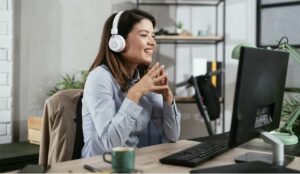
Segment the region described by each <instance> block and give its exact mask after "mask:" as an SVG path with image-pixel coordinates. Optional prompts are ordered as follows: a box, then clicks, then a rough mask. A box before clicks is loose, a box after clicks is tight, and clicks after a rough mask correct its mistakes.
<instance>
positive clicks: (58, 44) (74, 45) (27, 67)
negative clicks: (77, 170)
mask: <svg viewBox="0 0 300 174" xmlns="http://www.w3.org/2000/svg"><path fill="white" fill-rule="evenodd" d="M15 6H16V9H17V11H18V12H17V14H16V15H15V23H16V30H15V32H16V35H17V38H16V43H15V45H16V53H15V61H16V62H18V63H17V64H16V65H15V67H14V71H15V75H14V84H15V88H14V116H13V117H14V121H15V126H14V129H15V131H17V132H16V135H15V136H16V137H17V138H16V139H18V136H19V135H20V137H19V138H20V139H21V140H24V139H26V134H27V132H26V130H27V125H26V120H27V117H28V116H29V115H37V116H41V115H42V109H43V105H44V101H45V99H46V97H47V95H46V93H47V92H48V91H49V90H50V89H52V88H53V87H54V85H55V84H56V83H57V82H58V80H60V78H61V76H62V75H65V74H66V73H70V74H72V73H76V72H79V71H81V70H87V69H88V68H89V66H90V64H91V63H92V61H93V60H94V58H95V56H96V53H97V51H98V48H99V45H100V36H101V31H102V26H103V24H104V22H105V20H106V18H107V17H108V16H109V15H110V13H111V1H101V0H50V1H40V0H26V1H23V0H16V4H15Z"/></svg>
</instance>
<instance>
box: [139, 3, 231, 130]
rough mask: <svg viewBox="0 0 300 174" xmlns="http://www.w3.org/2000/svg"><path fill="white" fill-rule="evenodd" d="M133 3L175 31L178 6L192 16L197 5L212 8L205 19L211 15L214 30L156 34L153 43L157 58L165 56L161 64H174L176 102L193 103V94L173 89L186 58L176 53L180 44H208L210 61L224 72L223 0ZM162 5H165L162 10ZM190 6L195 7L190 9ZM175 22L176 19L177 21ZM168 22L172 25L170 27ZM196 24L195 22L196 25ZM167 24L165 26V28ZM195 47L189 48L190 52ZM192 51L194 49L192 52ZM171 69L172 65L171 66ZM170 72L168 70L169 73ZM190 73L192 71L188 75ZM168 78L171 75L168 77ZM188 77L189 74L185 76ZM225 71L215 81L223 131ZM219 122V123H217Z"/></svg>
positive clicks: (168, 28) (224, 4)
mask: <svg viewBox="0 0 300 174" xmlns="http://www.w3.org/2000/svg"><path fill="white" fill-rule="evenodd" d="M136 6H137V8H139V9H142V10H145V11H148V12H149V13H151V14H154V16H155V15H156V16H155V18H156V19H157V21H158V25H159V26H158V25H157V27H158V28H163V29H167V30H168V31H170V30H173V31H174V30H176V23H177V22H178V16H179V15H185V14H183V13H182V12H178V8H182V7H183V8H184V10H187V11H188V12H187V15H192V13H195V11H196V10H199V8H203V7H204V8H211V9H212V10H210V11H213V13H214V15H207V18H210V17H212V16H213V17H212V21H213V27H212V28H213V29H212V31H211V32H210V33H207V34H205V35H200V34H197V33H198V32H199V30H198V31H196V32H195V31H193V32H191V34H189V35H176V34H174V33H170V35H156V37H155V38H156V42H157V47H158V48H159V49H158V50H159V53H158V57H159V56H160V57H159V60H161V59H166V60H165V62H163V63H170V64H173V66H174V68H173V69H172V70H170V71H173V73H172V74H173V82H174V84H171V85H173V86H171V89H172V90H173V92H174V94H175V95H176V97H175V100H176V102H177V103H182V104H193V103H195V99H194V98H193V96H185V95H184V96H181V95H180V94H178V93H177V89H176V87H175V86H176V85H175V84H176V83H179V82H181V81H179V80H178V79H176V77H177V74H178V66H182V62H183V61H189V60H188V58H187V57H186V56H179V55H178V53H177V50H178V48H180V47H181V46H183V47H193V46H203V47H206V46H207V45H210V46H212V47H214V48H213V49H210V51H211V52H212V54H214V56H212V57H214V58H212V59H213V60H209V61H210V62H212V61H215V62H217V63H218V64H219V63H220V67H218V68H221V69H223V71H224V72H225V28H226V27H225V6H226V3H225V0H164V1H161V0H136ZM161 8H164V9H163V10H161ZM193 8H197V9H195V10H193ZM195 18H196V19H197V20H196V21H200V22H197V23H201V21H202V20H200V19H203V18H199V20H198V18H197V17H195ZM164 19H169V21H166V23H164V22H161V23H159V21H161V20H164ZM176 21H177V22H176ZM170 23H171V25H172V23H173V27H171V28H170ZM193 24H194V23H193V22H191V21H190V26H189V27H190V28H189V29H190V31H191V30H193V29H194V30H195V28H197V27H195V26H194V27H193V26H192V25H193ZM196 26H197V24H196ZM165 27H166V28H165ZM163 45H166V47H162V48H161V46H163ZM172 46H173V50H174V51H173V53H171V51H170V49H169V48H170V47H172ZM161 50H162V51H166V52H167V53H169V54H172V55H170V57H171V56H173V55H174V59H170V57H168V56H167V55H166V54H167V53H162V54H161V53H160V52H161ZM193 51H194V50H192V51H190V52H193ZM194 52H195V51H194ZM170 69H171V68H170ZM169 74H170V73H169ZM190 75H192V74H190ZM170 78H171V77H170ZM187 78H188V77H187ZM224 80H225V74H224V73H223V74H222V75H221V78H220V79H218V83H219V85H220V86H221V88H220V101H221V116H220V119H219V122H220V123H221V125H222V126H221V127H222V128H221V129H222V131H223V132H224V131H225V126H224V123H225V118H224V114H225V103H224V101H225V81H224ZM219 125H220V124H219Z"/></svg>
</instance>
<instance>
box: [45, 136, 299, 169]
mask: <svg viewBox="0 0 300 174" xmlns="http://www.w3.org/2000/svg"><path fill="white" fill-rule="evenodd" d="M198 143H199V142H194V141H189V140H180V141H178V142H177V143H167V144H160V145H155V146H149V147H144V148H140V149H137V150H136V168H137V169H140V170H142V171H143V172H144V173H158V172H159V173H189V171H190V170H191V169H195V168H190V167H181V166H174V165H165V164H161V163H160V162H159V159H160V158H162V157H164V156H167V155H169V154H172V153H175V152H177V151H180V150H182V149H185V148H188V147H191V146H193V145H195V144H198ZM249 151H250V150H248V149H243V148H235V149H232V150H230V151H228V152H226V153H224V154H222V155H220V156H218V157H216V158H214V159H212V160H210V161H208V162H206V163H203V164H201V165H200V166H198V167H196V168H205V167H214V166H221V165H226V164H233V163H234V158H236V157H238V156H239V155H241V154H243V153H246V152H249ZM251 151H253V150H251ZM84 164H90V165H92V166H94V167H97V168H100V169H102V170H104V171H110V168H111V166H110V165H109V164H107V163H105V162H103V160H102V156H96V157H92V158H87V159H79V160H73V161H67V162H63V163H58V164H56V165H53V166H52V167H51V168H50V169H49V170H48V172H49V173H71V172H72V173H90V171H88V170H86V169H84V168H83V165H84ZM299 166H300V158H299V157H298V158H296V159H295V160H294V161H293V162H292V163H290V164H289V165H288V167H289V168H292V169H296V170H297V169H298V170H299V169H300V168H299Z"/></svg>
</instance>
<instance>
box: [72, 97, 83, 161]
mask: <svg viewBox="0 0 300 174" xmlns="http://www.w3.org/2000/svg"><path fill="white" fill-rule="evenodd" d="M81 100H82V95H81V96H80V97H79V100H78V103H77V107H76V120H74V121H75V122H76V133H75V142H74V149H73V156H72V159H79V158H81V150H82V148H83V145H84V141H83V131H82V113H81V110H82V102H81Z"/></svg>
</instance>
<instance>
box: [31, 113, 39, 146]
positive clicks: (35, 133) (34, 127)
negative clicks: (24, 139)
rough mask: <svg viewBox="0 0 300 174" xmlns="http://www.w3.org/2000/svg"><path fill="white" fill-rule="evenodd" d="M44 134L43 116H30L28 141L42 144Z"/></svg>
mask: <svg viewBox="0 0 300 174" xmlns="http://www.w3.org/2000/svg"><path fill="white" fill-rule="evenodd" d="M41 135H42V117H36V116H29V117H28V141H29V142H30V143H32V144H37V145H40V142H41Z"/></svg>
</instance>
